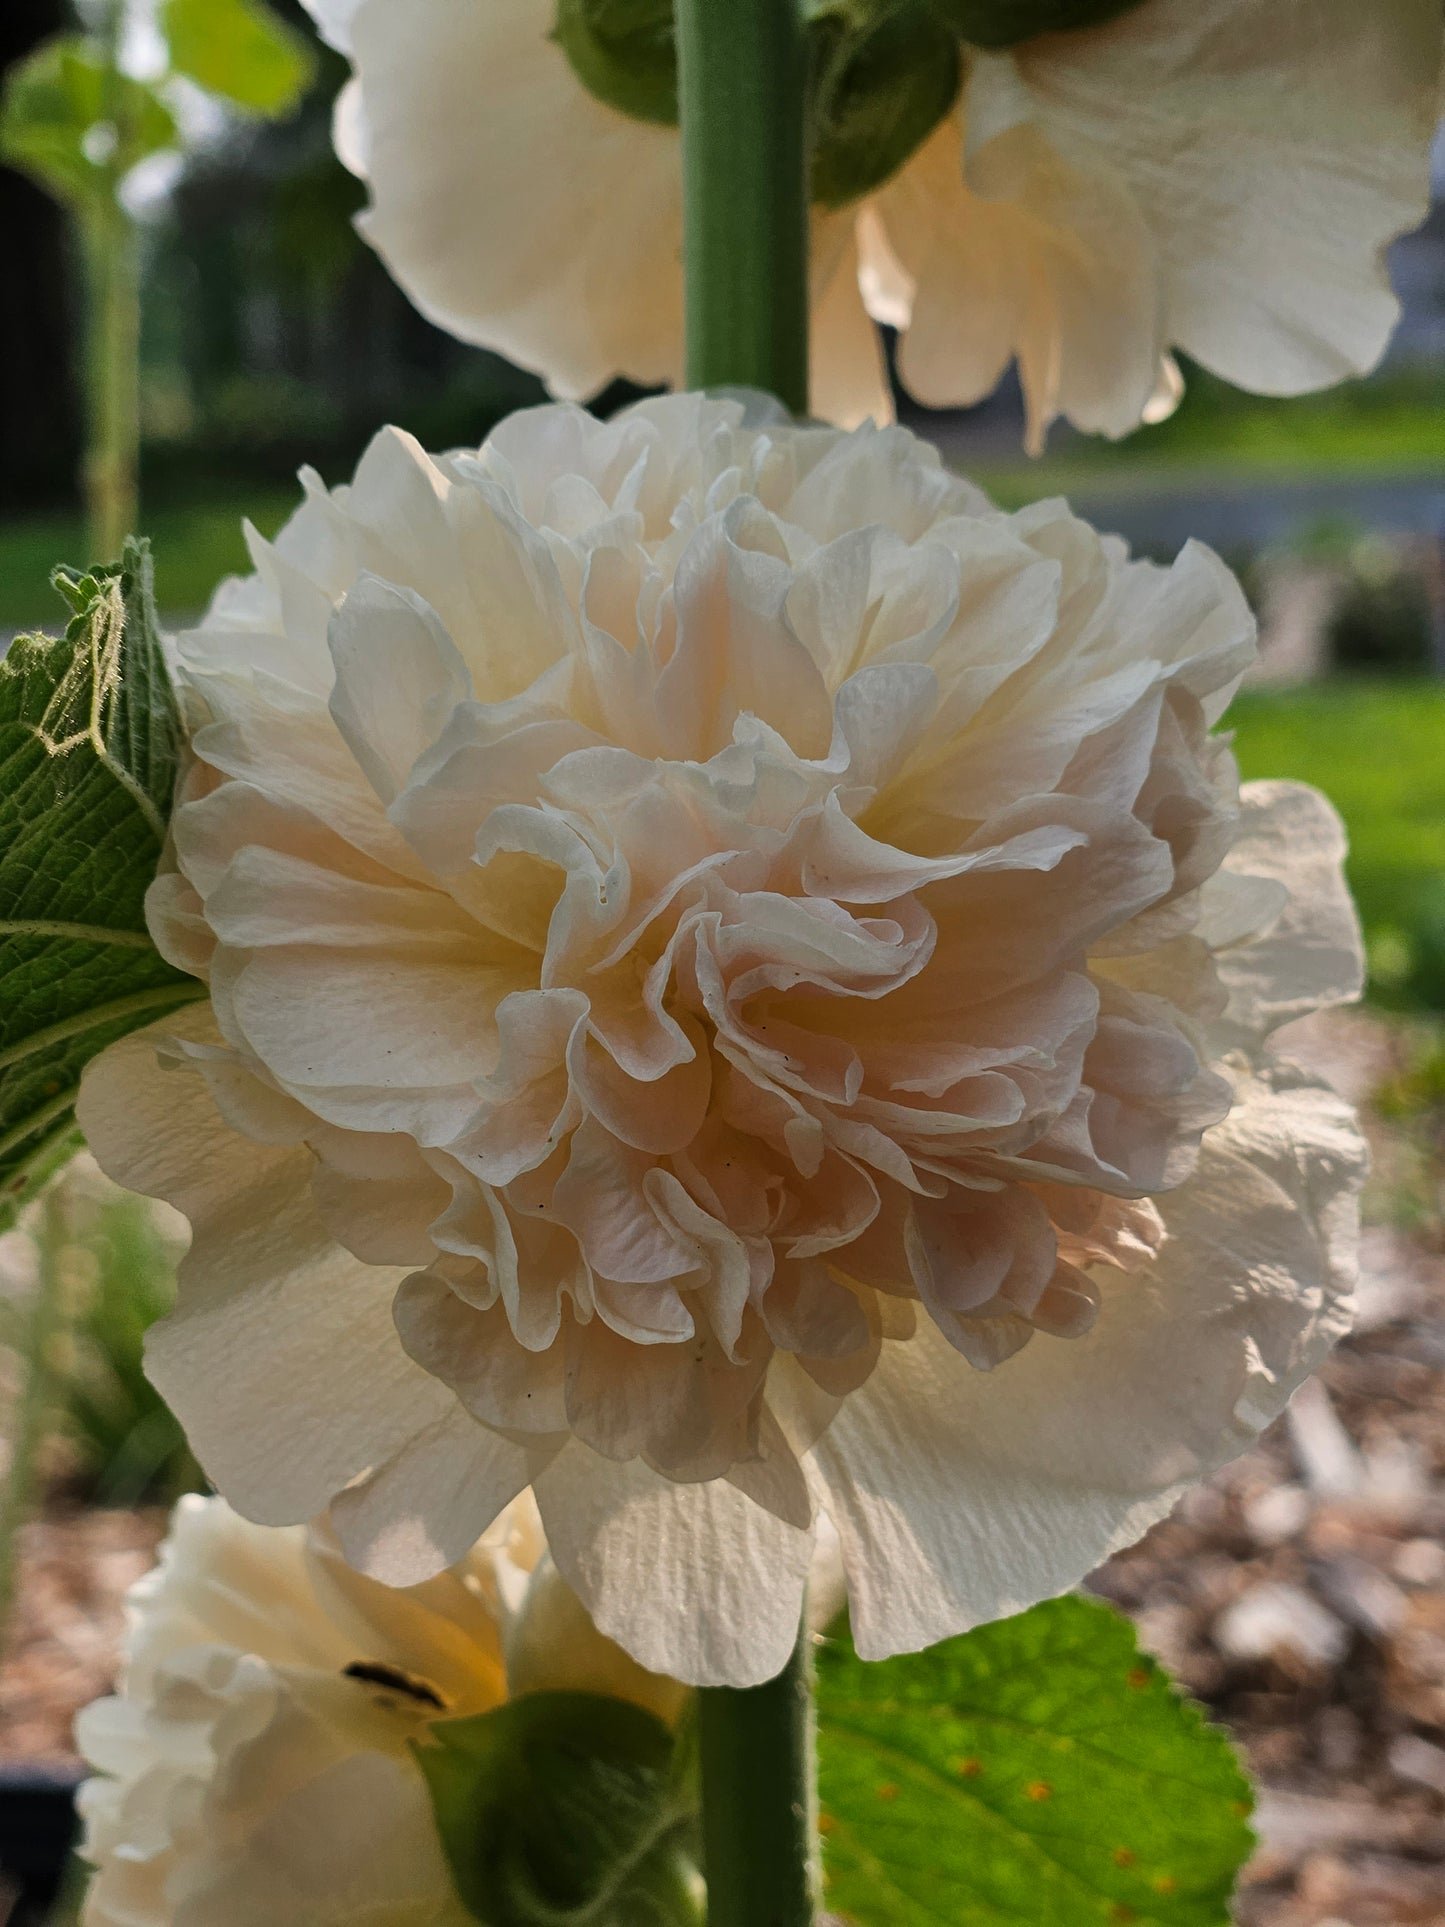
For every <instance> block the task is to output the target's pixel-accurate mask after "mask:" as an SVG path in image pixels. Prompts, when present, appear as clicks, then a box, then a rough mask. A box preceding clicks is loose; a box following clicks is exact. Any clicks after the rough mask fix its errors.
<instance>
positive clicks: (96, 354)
mask: <svg viewBox="0 0 1445 1927" xmlns="http://www.w3.org/2000/svg"><path fill="white" fill-rule="evenodd" d="M123 25H124V6H123V0H112V4H111V6H110V9H109V12H108V14H107V16H106V23H105V28H104V31H103V34H102V46H103V50H104V55H105V62H106V79H107V82H108V93H109V96H110V98H109V103H108V105H109V108H110V116H109V118H110V120H111V124H112V126H113V128H114V130H115V144H116V153H117V155H121V154H124V153H125V152H126V151H127V147H128V143H127V141H126V139H125V132H126V130H125V129H124V128H123V127H122V126H121V125H120V116H121V115H122V114H123V112H124V111H125V107H124V101H125V94H124V90H123V89H122V88H121V86H120V80H121V72H120V39H121V33H122V29H123ZM111 171H112V179H111V181H110V186H109V192H108V193H106V194H104V195H103V196H100V195H98V196H97V197H96V199H95V201H94V203H93V204H92V205H91V206H90V207H88V208H86V209H85V210H84V212H83V214H82V217H81V223H82V234H83V239H84V244H85V273H86V329H87V341H86V363H87V366H86V375H87V380H86V389H87V401H88V408H89V424H88V435H87V445H86V454H85V496H86V509H87V513H88V517H89V522H90V543H91V551H92V553H91V559H92V560H93V561H96V562H108V561H111V560H113V559H114V558H115V557H116V556H118V555H119V554H120V551H121V544H122V543H123V542H124V541H125V538H126V537H127V536H128V535H133V534H134V533H135V530H136V526H137V511H138V493H139V472H140V328H141V305H140V303H141V295H140V239H139V235H138V234H137V232H136V227H135V223H134V222H133V221H132V220H131V218H130V216H129V215H128V214H127V213H126V211H125V208H124V207H123V206H122V204H121V201H120V184H121V168H120V165H119V162H117V164H116V166H115V167H114V168H113V169H112V170H111Z"/></svg>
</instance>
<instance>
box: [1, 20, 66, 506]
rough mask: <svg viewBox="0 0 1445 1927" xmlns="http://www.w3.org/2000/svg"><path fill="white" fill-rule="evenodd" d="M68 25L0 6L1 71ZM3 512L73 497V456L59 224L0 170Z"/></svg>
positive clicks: (33, 191)
mask: <svg viewBox="0 0 1445 1927" xmlns="http://www.w3.org/2000/svg"><path fill="white" fill-rule="evenodd" d="M66 24H67V10H66V7H65V4H64V0H0V73H3V72H4V70H5V69H6V68H7V67H9V66H10V64H11V63H12V62H13V61H16V60H18V59H21V58H22V57H23V56H24V55H25V54H27V53H29V51H30V49H31V48H32V47H34V46H35V45H36V43H37V42H38V41H41V40H44V39H45V38H46V37H47V36H48V35H49V34H52V33H55V32H56V31H57V30H58V29H60V28H61V27H63V26H65V25H66ZM0 246H3V248H4V268H3V271H0V513H5V512H7V511H10V512H13V511H16V510H20V509H25V508H31V507H40V506H43V505H45V504H46V503H49V502H55V501H58V500H62V499H64V498H65V497H67V496H68V495H70V494H72V493H73V492H74V488H75V478H76V467H77V463H78V460H79V452H80V427H79V410H78V406H77V395H76V385H75V353H74V336H73V323H74V312H73V305H72V301H71V294H70V274H69V261H68V249H67V244H66V233H65V220H64V216H63V215H62V214H61V212H60V209H59V208H58V207H57V206H56V205H55V203H54V202H53V201H52V200H51V199H50V198H49V196H48V195H45V194H43V193H41V191H40V189H39V188H38V187H33V186H32V185H31V184H30V182H29V181H27V180H26V179H25V178H24V177H23V176H22V175H19V174H16V173H13V172H12V171H11V170H10V169H9V168H3V167H0Z"/></svg>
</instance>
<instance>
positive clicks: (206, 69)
mask: <svg viewBox="0 0 1445 1927" xmlns="http://www.w3.org/2000/svg"><path fill="white" fill-rule="evenodd" d="M160 25H161V30H162V32H163V33H164V34H165V36H166V40H167V42H168V43H169V46H170V53H171V66H172V67H173V68H174V70H175V71H176V72H177V73H178V74H184V75H185V76H186V78H187V79H188V80H193V81H195V82H196V84H197V86H199V87H204V88H205V89H206V91H207V92H208V93H212V94H219V95H220V96H221V97H222V99H224V100H228V101H230V102H231V104H232V106H234V107H239V108H241V109H242V110H243V111H244V112H246V113H248V114H258V115H260V116H261V117H262V118H263V119H267V120H276V119H280V118H281V117H282V116H283V115H285V114H289V113H290V112H291V111H292V109H293V108H294V107H295V106H296V105H297V104H298V103H299V101H300V99H301V96H302V95H303V94H304V93H305V92H306V89H307V88H308V87H309V86H310V84H311V81H312V78H313V76H314V75H315V72H316V58H315V54H314V52H313V50H312V47H311V44H310V42H309V41H307V40H305V39H303V38H302V37H301V35H300V34H298V33H296V32H294V31H293V30H292V29H291V28H290V27H288V26H287V25H286V24H285V22H284V21H282V20H281V19H279V18H278V17H277V15H276V14H274V13H273V12H272V11H271V9H270V8H269V7H268V6H266V5H264V3H263V0H164V3H163V5H162V7H161V12H160Z"/></svg>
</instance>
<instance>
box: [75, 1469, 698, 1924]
mask: <svg viewBox="0 0 1445 1927" xmlns="http://www.w3.org/2000/svg"><path fill="white" fill-rule="evenodd" d="M130 1605H131V1610H130V1631H129V1637H128V1640H127V1663H126V1674H125V1680H124V1683H123V1685H122V1687H121V1690H120V1693H119V1694H118V1695H117V1697H115V1698H114V1699H107V1700H98V1701H97V1702H96V1703H95V1704H94V1705H93V1706H88V1707H87V1708H86V1709H85V1711H84V1712H83V1713H82V1714H81V1715H80V1719H79V1722H78V1724H77V1737H78V1739H79V1742H80V1746H81V1750H82V1752H83V1753H84V1754H85V1757H86V1759H87V1760H88V1761H89V1763H90V1765H91V1766H92V1767H93V1768H94V1769H95V1771H96V1774H97V1777H96V1778H94V1779H92V1780H89V1781H87V1782H86V1784H85V1786H84V1787H83V1788H82V1789H81V1792H80V1796H79V1806H80V1811H81V1817H82V1820H83V1822H84V1827H85V1838H84V1843H83V1847H82V1852H83V1854H84V1857H85V1858H86V1859H87V1860H88V1861H90V1862H91V1863H92V1864H93V1866H94V1867H95V1870H96V1871H95V1876H94V1878H93V1880H92V1881H91V1885H90V1890H89V1894H88V1896H87V1899H86V1903H85V1909H84V1912H83V1914H82V1916H81V1919H82V1923H83V1927H260V1924H261V1923H262V1922H264V1923H265V1927H332V1924H333V1923H334V1924H335V1927H467V1923H468V1922H470V1920H471V1918H472V1916H471V1915H470V1914H469V1913H468V1912H467V1911H466V1909H465V1908H464V1907H463V1906H462V1904H461V1902H460V1901H459V1900H458V1899H457V1897H456V1894H455V1892H454V1890H453V1887H452V1882H451V1876H450V1874H449V1873H448V1871H447V1866H446V1861H445V1858H444V1856H443V1852H442V1847H441V1842H440V1840H439V1838H438V1836H437V1832H436V1827H435V1825H434V1822H433V1819H432V1809H431V1800H430V1796H429V1794H428V1792H427V1788H426V1784H425V1782H424V1780H423V1778H422V1775H421V1772H420V1770H419V1769H418V1767H417V1765H416V1762H415V1759H414V1758H413V1755H412V1750H411V1749H412V1744H413V1742H415V1741H418V1740H423V1739H424V1738H425V1735H426V1731H427V1727H428V1725H429V1724H430V1723H431V1722H432V1721H433V1720H437V1719H450V1718H461V1717H464V1716H466V1715H468V1714H474V1713H485V1712H488V1711H489V1710H490V1709H491V1708H492V1707H494V1706H496V1705H498V1704H500V1702H501V1701H502V1700H503V1699H505V1698H506V1696H507V1691H508V1686H509V1683H510V1685H511V1686H512V1688H513V1689H514V1690H521V1691H525V1690H529V1689H532V1688H538V1687H541V1688H552V1689H554V1690H560V1689H567V1690H585V1691H590V1692H598V1693H607V1694H610V1695H612V1696H613V1697H620V1698H624V1699H631V1700H634V1701H636V1702H637V1703H638V1704H639V1705H642V1706H645V1707H647V1708H648V1709H649V1710H650V1711H652V1712H656V1713H659V1714H660V1715H661V1716H662V1717H664V1718H671V1717H673V1716H674V1715H675V1714H676V1712H677V1710H678V1704H679V1692H680V1689H679V1688H677V1687H675V1686H674V1685H673V1684H672V1683H671V1682H670V1681H666V1680H657V1679H653V1678H651V1677H650V1676H649V1675H647V1674H645V1673H643V1672H642V1671H641V1669H640V1668H639V1667H637V1666H634V1665H633V1664H632V1662H631V1661H630V1660H628V1659H627V1657H626V1656H625V1655H624V1654H622V1653H620V1652H619V1651H618V1650H617V1648H616V1647H615V1646H612V1645H611V1644H610V1643H609V1642H608V1641H606V1640H604V1639H602V1638H601V1636H600V1635H599V1634H598V1633H597V1631H596V1629H595V1628H594V1627H593V1626H592V1625H591V1624H590V1623H589V1622H588V1620H587V1617H586V1615H585V1614H584V1613H583V1611H582V1609H581V1607H580V1605H578V1603H577V1600H576V1598H575V1596H574V1595H573V1594H571V1593H570V1592H569V1591H568V1589H567V1588H566V1587H565V1585H563V1583H562V1582H561V1581H560V1580H559V1579H558V1578H557V1576H556V1573H555V1571H554V1570H553V1569H552V1568H551V1566H550V1563H549V1562H548V1560H547V1559H546V1555H545V1549H544V1547H543V1544H542V1538H541V1532H540V1528H539V1526H538V1524H537V1519H536V1513H535V1510H534V1509H533V1508H531V1507H530V1506H529V1505H526V1504H519V1505H517V1506H514V1507H512V1508H511V1509H510V1510H509V1511H508V1512H507V1513H505V1514H504V1515H503V1516H502V1518H501V1519H499V1520H498V1521H497V1523H496V1525H495V1526H494V1527H493V1529H492V1531H491V1532H490V1533H489V1534H488V1535H487V1538H486V1540H485V1541H484V1542H483V1543H482V1544H481V1545H479V1546H477V1547H476V1548H475V1549H474V1550H473V1551H472V1552H471V1553H469V1554H468V1555H467V1557H466V1558H465V1559H464V1560H463V1561H462V1562H461V1563H460V1564H459V1565H458V1566H456V1567H455V1568H454V1569H453V1570H451V1571H449V1572H446V1573H443V1574H440V1575H439V1576H437V1577H436V1578H433V1579H431V1580H429V1581H428V1582H427V1583H426V1584H425V1585H422V1586H417V1587H415V1588H413V1589H412V1590H410V1591H406V1592H399V1591H392V1590H391V1589H389V1588H388V1587H385V1586H379V1585H377V1584H376V1583H375V1582H374V1581H372V1580H369V1579H363V1578H361V1577H360V1576H359V1575H358V1574H356V1573H354V1572H353V1571H351V1569H350V1568H349V1567H348V1566H347V1565H346V1563H345V1561H344V1560H343V1559H342V1558H341V1557H340V1556H339V1554H337V1553H336V1551H335V1550H334V1549H333V1548H332V1547H331V1546H330V1545H329V1544H328V1543H327V1541H326V1538H325V1536H324V1535H316V1534H308V1533H307V1531H306V1530H305V1529H304V1528H302V1527H294V1528H291V1529H284V1530H277V1529H275V1528H271V1527H265V1526H254V1525H249V1524H248V1523H247V1522H246V1521H245V1520H244V1519H241V1518H239V1517H238V1516H237V1515H236V1514H235V1513H234V1512H233V1511H232V1510H231V1509H230V1507H229V1506H227V1505H226V1504H225V1503H224V1501H222V1500H220V1499H196V1498H192V1499H186V1500H183V1501H182V1502H181V1505H180V1507H179V1508H178V1509H177V1512H176V1515H175V1518H174V1520H173V1522H172V1526H171V1533H170V1537H169V1539H168V1540H167V1542H166V1545H165V1547H164V1548H163V1550H162V1553H161V1561H160V1565H159V1566H158V1568H157V1569H156V1570H155V1571H154V1572H152V1573H149V1574H148V1575H147V1576H146V1577H145V1578H144V1579H143V1580H141V1581H140V1583H139V1584H138V1585H137V1586H135V1587H134V1588H133V1589H132V1592H131V1596H130ZM519 1671H520V1673H521V1675H522V1677H521V1678H520V1679H519V1678H518V1673H519Z"/></svg>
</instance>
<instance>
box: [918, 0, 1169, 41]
mask: <svg viewBox="0 0 1445 1927" xmlns="http://www.w3.org/2000/svg"><path fill="white" fill-rule="evenodd" d="M934 4H935V5H936V7H937V8H938V11H939V13H940V14H942V15H943V17H944V18H945V19H946V20H948V21H949V22H950V24H951V25H952V26H954V27H955V28H956V29H957V31H958V32H959V33H960V34H962V36H963V38H964V39H965V40H967V41H971V42H972V44H973V45H974V46H975V47H988V48H997V47H1016V46H1018V44H1019V42H1020V41H1021V40H1032V39H1033V38H1034V36H1035V35H1036V34H1041V33H1071V32H1073V31H1074V30H1075V29H1076V28H1079V27H1101V26H1103V25H1104V24H1105V22H1106V21H1109V20H1117V19H1118V18H1119V16H1120V14H1124V13H1130V12H1132V11H1133V9H1134V8H1135V7H1139V6H1142V5H1143V4H1144V0H934Z"/></svg>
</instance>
